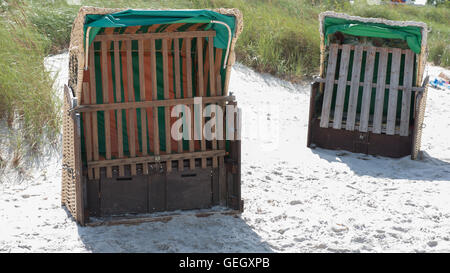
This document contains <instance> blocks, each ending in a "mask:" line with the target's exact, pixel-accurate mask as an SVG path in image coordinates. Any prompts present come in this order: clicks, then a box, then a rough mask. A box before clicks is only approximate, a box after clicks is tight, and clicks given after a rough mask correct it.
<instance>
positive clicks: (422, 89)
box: [314, 78, 425, 92]
mask: <svg viewBox="0 0 450 273" xmlns="http://www.w3.org/2000/svg"><path fill="white" fill-rule="evenodd" d="M314 81H315V82H321V83H325V82H326V80H325V79H322V78H315V79H314ZM334 83H335V84H338V83H339V81H338V80H335V81H334ZM351 84H352V82H351V81H347V82H346V85H351ZM358 84H359V86H364V82H360V83H358ZM384 87H385V88H387V89H388V88H389V87H390V85H389V84H385V86H384ZM372 88H377V84H376V83H372ZM397 89H398V90H403V89H406V87H405V86H403V85H399V86H397ZM411 90H412V91H420V92H421V91H424V90H425V87H423V86H413V87H411Z"/></svg>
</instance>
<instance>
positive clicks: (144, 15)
mask: <svg viewBox="0 0 450 273" xmlns="http://www.w3.org/2000/svg"><path fill="white" fill-rule="evenodd" d="M212 20H214V21H220V22H223V23H225V24H226V25H228V26H229V27H230V29H231V33H234V30H235V21H234V18H233V17H231V16H226V15H223V14H220V13H217V12H214V11H211V10H133V9H129V10H124V11H120V12H116V13H111V14H88V15H86V20H85V24H84V33H87V31H86V30H87V28H88V27H91V29H90V31H89V44H91V43H92V41H93V40H94V37H95V36H96V35H97V33H98V32H99V31H100V30H101V29H102V28H105V27H129V26H149V25H154V24H176V23H209V24H210V25H209V26H208V27H207V29H211V28H212V29H213V30H215V31H216V37H215V39H214V46H215V47H217V48H227V45H228V35H229V32H228V29H227V28H226V26H224V25H222V24H219V23H211V21H212ZM85 35H86V34H85ZM84 39H86V37H84ZM85 41H86V40H85ZM84 44H86V43H84Z"/></svg>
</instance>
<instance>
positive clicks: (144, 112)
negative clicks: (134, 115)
mask: <svg viewBox="0 0 450 273" xmlns="http://www.w3.org/2000/svg"><path fill="white" fill-rule="evenodd" d="M138 52H139V53H138V56H139V91H140V93H139V94H140V97H141V101H145V99H146V97H145V66H144V40H139V41H138ZM146 117H147V109H146V108H141V137H142V155H143V156H146V155H147V122H146V120H147V119H146ZM142 171H143V173H144V174H148V165H147V164H144V165H143V167H142Z"/></svg>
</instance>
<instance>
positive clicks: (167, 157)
mask: <svg viewBox="0 0 450 273" xmlns="http://www.w3.org/2000/svg"><path fill="white" fill-rule="evenodd" d="M225 154H226V152H225V150H215V151H212V150H211V151H201V152H193V153H182V154H178V153H177V154H164V155H159V156H141V157H130V158H123V159H111V160H99V161H91V162H88V163H87V164H88V168H97V167H106V166H119V165H130V164H134V165H136V164H139V163H144V162H145V163H155V162H160V161H162V162H168V161H173V160H179V159H188V158H194V159H195V158H211V157H214V156H216V157H217V156H224V155H225Z"/></svg>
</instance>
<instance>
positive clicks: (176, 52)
mask: <svg viewBox="0 0 450 273" xmlns="http://www.w3.org/2000/svg"><path fill="white" fill-rule="evenodd" d="M173 43H174V45H173V55H174V62H175V96H176V98H177V99H180V98H181V79H180V40H178V39H174V40H173ZM177 144H178V152H179V153H182V152H183V139H180V140H178V143H177ZM183 169H184V164H183V160H179V161H178V170H180V171H182V170H183Z"/></svg>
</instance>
